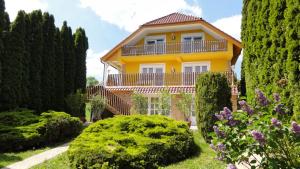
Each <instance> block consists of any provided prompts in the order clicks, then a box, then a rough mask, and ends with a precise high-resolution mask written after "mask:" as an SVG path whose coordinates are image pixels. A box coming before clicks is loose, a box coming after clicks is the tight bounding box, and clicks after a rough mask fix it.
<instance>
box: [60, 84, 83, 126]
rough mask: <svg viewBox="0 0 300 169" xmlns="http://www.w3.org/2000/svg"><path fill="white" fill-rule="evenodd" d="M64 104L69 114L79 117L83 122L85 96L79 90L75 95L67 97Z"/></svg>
mask: <svg viewBox="0 0 300 169" xmlns="http://www.w3.org/2000/svg"><path fill="white" fill-rule="evenodd" d="M65 102H66V106H67V112H68V113H69V114H71V115H72V116H75V117H80V118H82V120H83V121H85V102H86V94H84V93H82V91H81V90H77V91H76V92H75V93H72V94H70V95H68V96H67V97H66V99H65Z"/></svg>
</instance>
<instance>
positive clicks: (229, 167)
mask: <svg viewBox="0 0 300 169" xmlns="http://www.w3.org/2000/svg"><path fill="white" fill-rule="evenodd" d="M227 169H237V168H236V166H235V165H234V164H228V165H227Z"/></svg>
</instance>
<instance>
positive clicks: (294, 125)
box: [292, 121, 300, 135]
mask: <svg viewBox="0 0 300 169" xmlns="http://www.w3.org/2000/svg"><path fill="white" fill-rule="evenodd" d="M292 131H293V133H295V134H296V135H300V125H299V124H297V123H296V122H295V121H293V122H292Z"/></svg>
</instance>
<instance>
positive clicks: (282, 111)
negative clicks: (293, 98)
mask: <svg viewBox="0 0 300 169" xmlns="http://www.w3.org/2000/svg"><path fill="white" fill-rule="evenodd" d="M274 110H275V111H276V112H277V113H279V114H281V115H283V114H285V111H284V110H283V104H278V105H277V106H276V107H275V108H274Z"/></svg>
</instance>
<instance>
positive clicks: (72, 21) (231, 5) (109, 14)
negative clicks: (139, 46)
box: [6, 0, 242, 80]
mask: <svg viewBox="0 0 300 169" xmlns="http://www.w3.org/2000/svg"><path fill="white" fill-rule="evenodd" d="M6 7H7V11H8V13H9V14H10V16H11V20H13V19H14V18H15V16H16V14H17V11H18V10H20V9H23V10H25V11H27V12H30V11H32V10H34V9H42V10H43V11H48V12H50V13H51V14H53V15H54V16H55V22H56V25H57V26H58V27H61V25H62V22H63V21H64V20H66V21H67V22H68V24H69V25H70V26H71V27H72V29H73V31H75V30H76V28H77V27H83V28H84V29H85V30H86V33H87V36H88V38H89V47H90V48H89V50H88V57H87V69H88V70H87V74H88V75H91V76H96V77H97V78H98V79H100V80H101V78H102V70H103V66H102V65H101V63H100V61H99V58H100V57H101V56H103V54H105V53H106V52H107V51H108V50H110V49H112V48H113V47H114V46H115V45H116V44H118V43H119V42H120V41H121V40H122V39H124V38H126V37H127V36H128V35H129V34H130V33H131V32H133V31H134V30H135V29H136V28H138V26H139V25H141V24H143V23H145V22H147V21H149V20H152V19H155V18H158V17H161V16H164V15H167V14H169V13H172V12H183V13H187V14H192V15H196V16H200V17H202V18H203V19H205V20H206V21H208V22H210V23H212V24H214V25H215V26H217V27H218V28H220V29H221V30H223V31H225V32H227V33H228V34H230V35H232V36H234V37H235V38H237V39H240V19H241V10H242V0H21V1H20V0H6ZM241 58H242V57H240V59H239V61H238V63H237V65H236V72H237V73H238V75H239V74H240V73H239V72H240V68H239V67H240V62H241Z"/></svg>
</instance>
